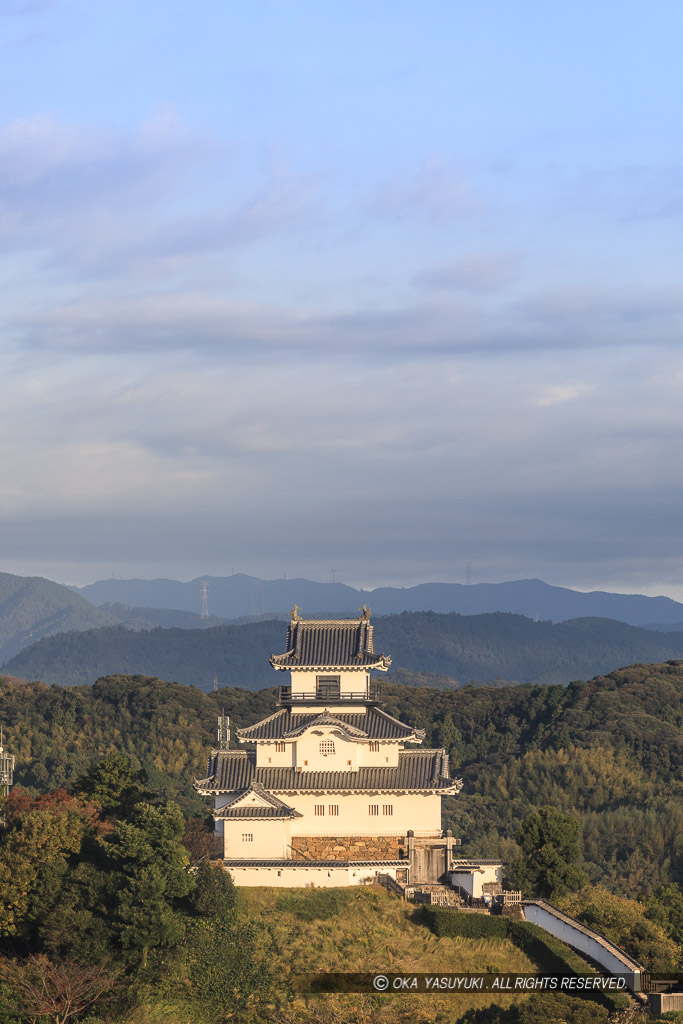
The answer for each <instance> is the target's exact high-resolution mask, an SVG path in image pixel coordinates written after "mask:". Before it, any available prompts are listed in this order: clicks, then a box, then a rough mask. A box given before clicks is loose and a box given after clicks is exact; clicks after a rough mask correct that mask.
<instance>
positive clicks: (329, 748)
mask: <svg viewBox="0 0 683 1024" xmlns="http://www.w3.org/2000/svg"><path fill="white" fill-rule="evenodd" d="M320 753H321V754H322V755H323V757H327V755H328V754H334V740H321V741H320Z"/></svg>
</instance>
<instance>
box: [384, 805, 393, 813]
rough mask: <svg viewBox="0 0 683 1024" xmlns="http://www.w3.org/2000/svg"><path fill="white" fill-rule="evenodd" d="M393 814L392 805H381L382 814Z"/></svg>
mask: <svg viewBox="0 0 683 1024" xmlns="http://www.w3.org/2000/svg"><path fill="white" fill-rule="evenodd" d="M393 813H394V805H393V804H384V805H383V807H382V814H393Z"/></svg>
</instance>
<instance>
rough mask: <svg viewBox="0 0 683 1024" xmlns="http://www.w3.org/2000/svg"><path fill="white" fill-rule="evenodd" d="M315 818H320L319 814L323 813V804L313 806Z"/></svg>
mask: <svg viewBox="0 0 683 1024" xmlns="http://www.w3.org/2000/svg"><path fill="white" fill-rule="evenodd" d="M314 808H315V814H316V817H320V815H321V814H324V813H325V804H314Z"/></svg>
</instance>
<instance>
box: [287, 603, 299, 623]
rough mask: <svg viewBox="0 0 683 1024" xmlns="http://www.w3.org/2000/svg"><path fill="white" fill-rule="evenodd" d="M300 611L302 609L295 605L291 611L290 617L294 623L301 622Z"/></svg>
mask: <svg viewBox="0 0 683 1024" xmlns="http://www.w3.org/2000/svg"><path fill="white" fill-rule="evenodd" d="M300 611H301V608H299V605H298V604H295V605H294V607H293V608H290V609H289V617H290V618H291V620H292V622H298V621H299V619H300V618H301V616H300V615H299V612H300Z"/></svg>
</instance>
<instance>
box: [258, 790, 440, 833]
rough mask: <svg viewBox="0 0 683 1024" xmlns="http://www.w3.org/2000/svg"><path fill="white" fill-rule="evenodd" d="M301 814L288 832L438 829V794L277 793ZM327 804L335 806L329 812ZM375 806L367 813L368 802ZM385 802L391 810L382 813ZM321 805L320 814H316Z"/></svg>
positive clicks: (371, 831)
mask: <svg viewBox="0 0 683 1024" xmlns="http://www.w3.org/2000/svg"><path fill="white" fill-rule="evenodd" d="M276 795H277V796H278V797H279V798H280V800H282V801H283V802H284V803H286V804H287V805H288V806H290V807H294V808H295V809H296V810H297V811H299V813H300V814H301V815H303V817H301V818H295V819H294V820H293V822H292V835H295V836H296V835H299V836H359V835H369V836H381V835H405V834H406V833H407V831H408V829H413V831H415V832H428V831H434V830H436V831H439V830H440V829H441V797H440V796H439V794H438V793H395V792H394V793H391V792H389V793H344V792H341V793H277V794H276ZM330 805H332V806H336V807H338V808H339V813H338V814H337V815H334V814H332V815H331V814H330V812H329V807H330ZM370 805H373V806H376V807H377V808H378V812H379V813H378V814H376V815H375V814H372V815H371V814H370V812H369V809H368V808H369V806H370ZM385 805H387V806H390V807H393V814H385V813H384V807H385ZM316 806H322V807H323V808H324V814H322V815H320V814H316V812H315V807H316Z"/></svg>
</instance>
